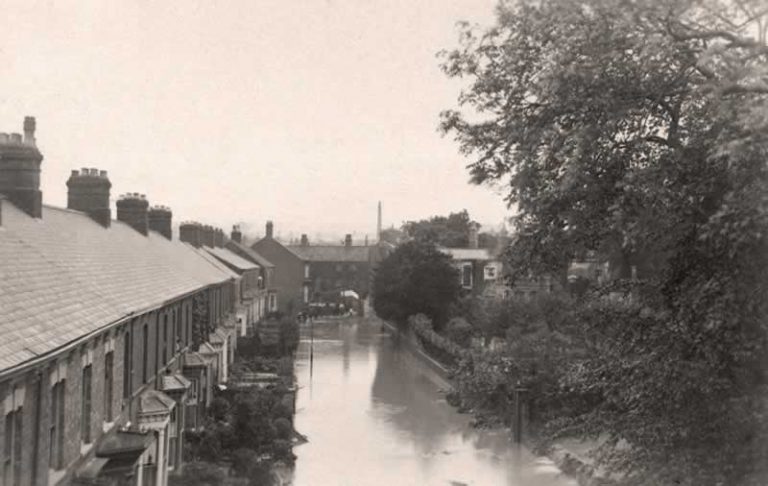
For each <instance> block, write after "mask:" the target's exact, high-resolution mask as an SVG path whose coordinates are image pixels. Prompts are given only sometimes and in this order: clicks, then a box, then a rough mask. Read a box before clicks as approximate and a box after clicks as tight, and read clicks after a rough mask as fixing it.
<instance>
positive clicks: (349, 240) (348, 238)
mask: <svg viewBox="0 0 768 486" xmlns="http://www.w3.org/2000/svg"><path fill="white" fill-rule="evenodd" d="M344 246H346V247H347V248H349V247H350V246H352V235H346V236H345V237H344Z"/></svg>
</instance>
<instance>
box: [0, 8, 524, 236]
mask: <svg viewBox="0 0 768 486" xmlns="http://www.w3.org/2000/svg"><path fill="white" fill-rule="evenodd" d="M494 4H495V0H474V1H470V0H466V1H458V0H430V1H426V0H423V1H417V2H412V1H395V2H393V1H383V0H370V1H366V2H359V1H351V0H347V1H341V0H327V1H318V2H302V3H301V4H299V3H296V2H290V3H289V2H280V1H276V0H270V1H259V2H253V1H248V2H246V1H240V2H236V3H227V5H226V8H225V7H224V6H223V5H224V4H221V3H215V2H210V1H209V2H202V1H185V2H183V3H181V2H165V3H159V4H156V3H150V2H148V1H146V0H135V1H129V2H114V3H110V4H109V5H107V4H106V3H105V2H98V1H87V2H86V1H77V2H74V1H59V2H53V1H39V2H35V1H29V0H24V1H16V0H11V1H10V2H9V3H7V4H5V5H4V9H3V10H4V21H3V22H2V23H1V24H0V25H2V29H0V46H1V47H0V62H1V63H2V65H3V66H4V73H3V76H0V87H1V88H2V93H3V94H2V96H0V131H2V132H20V131H21V128H22V126H21V125H22V120H23V117H24V116H25V115H32V116H35V117H36V118H37V134H36V135H37V140H38V145H39V147H40V150H41V151H42V152H43V155H44V156H45V159H44V161H43V165H42V178H41V180H42V182H41V184H42V191H43V198H44V201H45V202H46V203H47V204H53V205H57V206H65V205H66V186H65V182H66V179H67V177H68V176H69V173H70V171H71V170H72V169H79V168H81V167H95V168H99V169H101V170H107V171H109V175H110V180H111V182H112V199H113V200H116V199H117V198H118V197H119V195H120V194H122V193H124V192H140V193H145V194H147V197H148V199H149V201H150V203H152V204H164V205H168V206H170V207H171V208H172V210H173V212H174V221H175V222H177V223H178V222H180V221H182V220H190V219H192V220H198V221H201V222H203V223H206V224H214V225H217V226H220V227H222V228H224V229H225V230H229V228H230V227H231V225H232V224H234V223H240V224H242V225H243V228H244V230H245V231H246V232H248V233H250V234H253V235H255V234H261V233H263V227H264V222H265V221H266V220H272V221H274V223H275V230H276V233H277V234H279V235H282V236H283V237H285V238H288V237H290V235H294V237H295V235H299V234H301V233H307V234H309V235H311V236H312V235H316V236H319V237H321V238H332V237H334V236H338V235H343V234H345V233H352V234H354V235H356V236H355V237H356V238H359V239H362V238H364V236H365V235H366V234H368V235H369V236H370V238H371V239H373V238H375V230H376V205H377V202H378V201H382V203H383V206H384V226H385V227H389V226H392V225H394V226H399V225H400V224H401V223H402V222H403V221H406V220H413V219H421V218H426V217H429V216H432V215H447V214H448V213H449V212H454V211H459V210H461V209H467V210H468V211H469V213H470V215H471V216H472V218H473V219H475V220H477V221H479V222H480V223H482V224H484V225H485V226H486V227H491V226H498V225H499V224H500V223H501V221H502V220H503V218H505V217H507V216H509V215H510V211H509V210H507V209H506V208H505V204H504V201H503V200H502V197H501V195H500V194H498V193H497V192H495V191H493V190H492V189H490V188H488V187H477V186H472V185H470V184H469V183H468V180H469V176H468V174H467V171H466V168H465V166H466V164H467V163H468V161H467V160H466V159H464V158H462V157H461V156H460V154H459V153H458V147H457V145H456V144H455V143H454V142H453V140H451V138H450V137H445V138H444V137H442V136H441V135H440V133H439V132H438V131H437V125H438V115H439V112H440V111H441V110H443V109H446V108H452V107H454V106H455V105H456V99H457V96H458V94H459V90H460V85H459V84H457V83H456V82H455V81H453V80H449V79H448V78H447V77H445V76H444V75H443V73H442V72H441V71H440V69H439V60H438V59H437V57H436V53H437V52H438V51H439V50H441V49H446V48H451V47H453V46H455V45H456V43H457V39H458V35H457V30H456V28H455V25H456V22H458V21H461V20H467V21H470V22H480V23H483V24H488V23H489V22H491V21H492V18H493V6H494ZM179 7H183V9H182V8H179ZM113 207H114V206H113ZM113 217H114V213H113Z"/></svg>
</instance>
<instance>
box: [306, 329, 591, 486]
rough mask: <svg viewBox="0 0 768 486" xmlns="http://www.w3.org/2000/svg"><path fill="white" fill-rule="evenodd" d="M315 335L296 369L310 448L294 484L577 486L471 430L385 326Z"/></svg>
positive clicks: (501, 440)
mask: <svg viewBox="0 0 768 486" xmlns="http://www.w3.org/2000/svg"><path fill="white" fill-rule="evenodd" d="M313 327H314V332H313V335H314V339H310V330H309V328H304V329H302V340H301V344H300V346H299V350H298V353H297V360H296V376H297V379H298V385H299V387H300V388H299V392H298V397H297V412H296V418H295V426H296V430H298V431H299V432H300V433H302V434H304V435H306V436H307V439H308V442H307V443H306V444H302V445H299V446H297V447H295V448H294V453H295V454H296V455H297V456H298V459H297V460H296V467H295V470H294V474H293V483H292V484H293V485H295V486H346V485H349V486H408V485H419V486H421V485H445V486H462V485H472V486H481V485H482V486H485V485H490V486H505V485H506V486H575V484H576V482H575V481H573V480H571V479H569V478H567V477H564V476H563V475H561V474H560V473H559V471H558V470H557V468H556V467H555V466H554V465H553V464H552V462H551V461H549V460H548V459H545V458H540V457H535V456H533V455H532V454H531V453H530V452H529V451H528V450H527V449H525V448H524V447H519V446H516V445H514V444H513V443H512V442H511V440H510V434H509V433H508V431H504V430H496V431H493V430H477V429H474V428H472V427H471V426H470V425H469V420H470V417H469V416H467V415H462V414H458V413H456V412H455V410H454V409H453V407H451V406H450V405H448V404H447V403H446V402H445V399H444V396H443V394H442V393H441V388H444V382H442V381H441V379H440V378H439V377H438V376H437V375H436V374H435V373H434V372H432V371H431V370H430V369H429V368H427V367H426V366H425V365H424V364H423V363H422V362H421V361H420V360H419V359H418V358H416V357H415V356H414V355H413V354H411V353H410V352H409V351H408V350H407V349H406V348H405V346H404V345H403V346H401V345H400V343H399V342H398V340H397V338H396V337H391V336H389V335H388V334H387V333H386V332H385V331H384V330H383V329H382V328H381V326H380V325H377V324H373V323H371V322H369V321H367V320H365V319H361V318H351V319H348V320H345V321H336V322H324V323H319V322H316V323H315V324H314V326H313ZM311 341H313V343H314V344H313V345H312V344H311ZM310 347H312V348H313V352H312V353H311V354H312V360H311V361H312V363H311V366H310Z"/></svg>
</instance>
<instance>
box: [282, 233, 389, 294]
mask: <svg viewBox="0 0 768 486" xmlns="http://www.w3.org/2000/svg"><path fill="white" fill-rule="evenodd" d="M288 249H289V250H290V251H292V252H293V253H295V254H296V255H298V256H299V258H300V259H301V260H302V262H303V264H304V275H303V276H304V283H303V286H302V302H304V303H309V302H321V301H326V300H333V296H338V295H340V293H341V292H342V291H350V290H351V291H353V292H355V293H356V294H357V295H358V296H359V297H360V299H365V298H366V297H367V296H368V293H369V291H370V284H371V269H372V267H373V264H374V260H375V259H376V256H377V253H376V252H375V251H374V250H375V247H373V246H368V245H353V244H352V235H346V236H345V238H344V244H343V245H311V244H310V243H309V239H308V238H307V235H302V236H301V243H300V244H299V245H296V246H289V247H288Z"/></svg>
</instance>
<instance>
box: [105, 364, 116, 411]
mask: <svg viewBox="0 0 768 486" xmlns="http://www.w3.org/2000/svg"><path fill="white" fill-rule="evenodd" d="M114 358H115V353H113V352H112V351H110V352H108V353H107V354H105V355H104V421H105V422H111V421H112V401H113V400H112V387H113V381H114V377H113V373H114Z"/></svg>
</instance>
